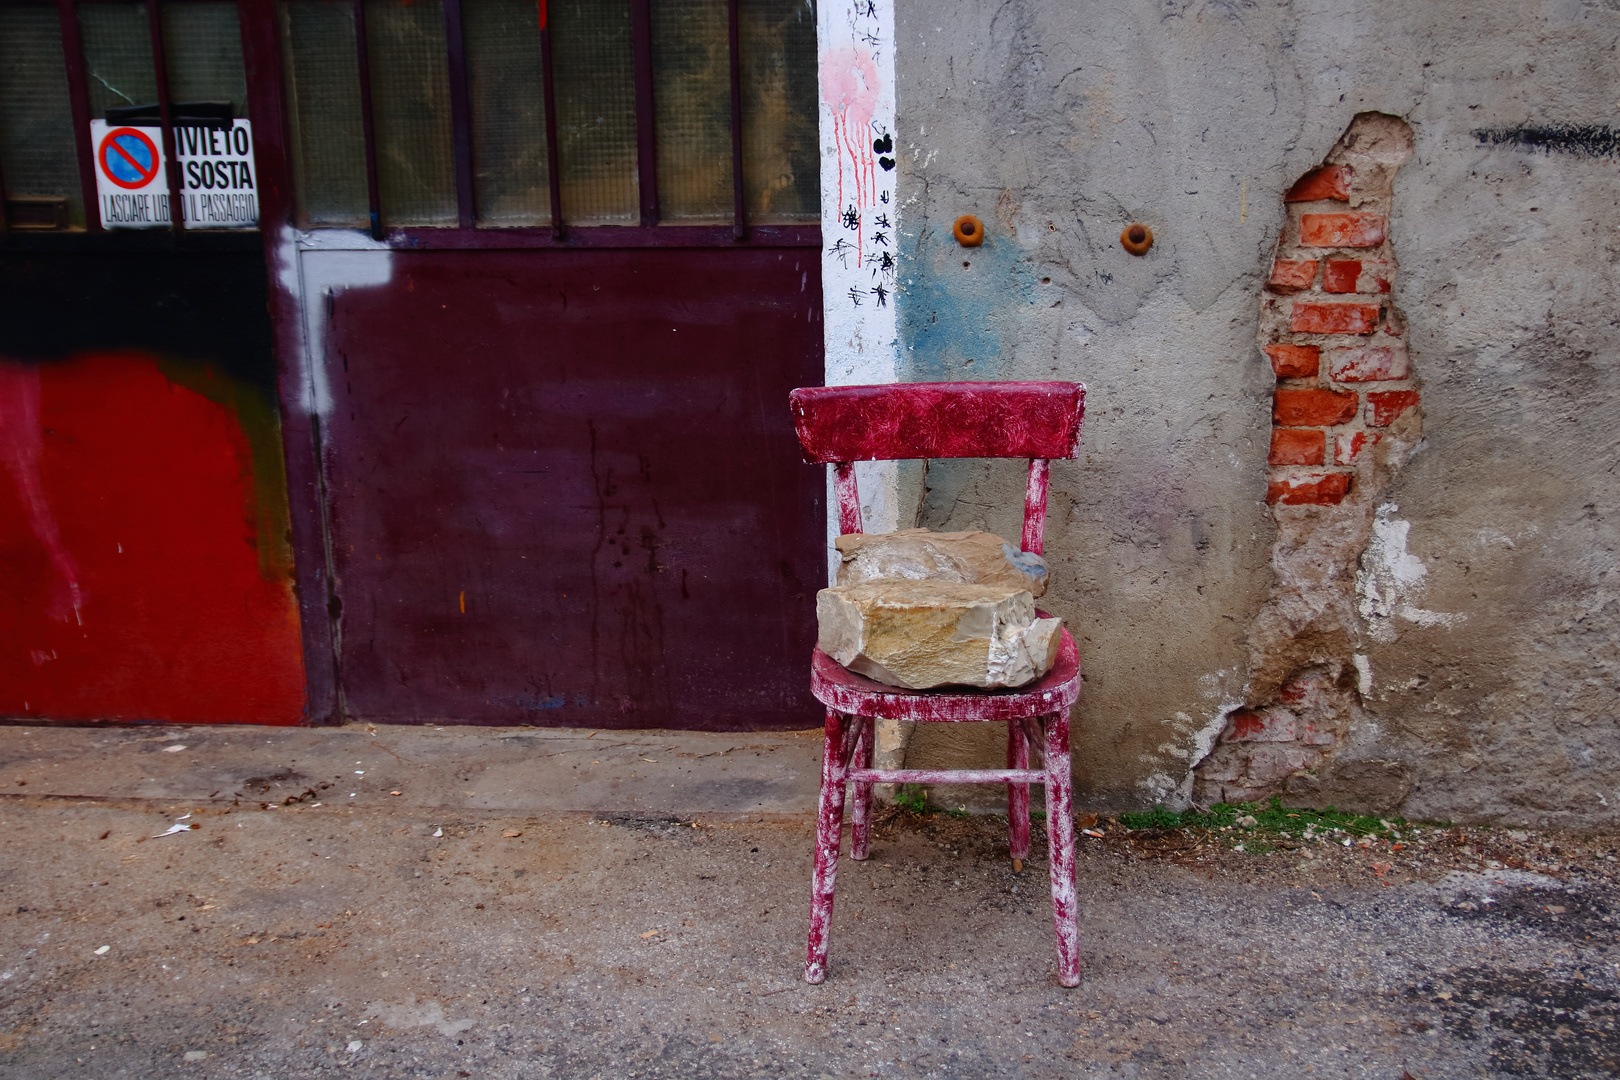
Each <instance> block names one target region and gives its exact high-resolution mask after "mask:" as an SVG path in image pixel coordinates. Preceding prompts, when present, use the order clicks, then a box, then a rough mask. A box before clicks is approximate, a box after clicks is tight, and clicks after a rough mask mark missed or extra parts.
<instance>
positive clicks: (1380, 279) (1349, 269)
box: [1322, 259, 1395, 293]
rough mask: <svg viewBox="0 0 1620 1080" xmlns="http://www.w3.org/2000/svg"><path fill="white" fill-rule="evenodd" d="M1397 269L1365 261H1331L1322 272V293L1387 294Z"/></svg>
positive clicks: (1390, 264) (1392, 266)
mask: <svg viewBox="0 0 1620 1080" xmlns="http://www.w3.org/2000/svg"><path fill="white" fill-rule="evenodd" d="M1394 276H1395V267H1394V264H1392V263H1387V262H1367V261H1365V260H1363V259H1329V260H1328V261H1327V267H1326V268H1325V269H1324V270H1323V271H1322V291H1323V292H1330V293H1387V292H1389V282H1390V279H1391V278H1393V277H1394Z"/></svg>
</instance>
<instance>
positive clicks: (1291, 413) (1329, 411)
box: [1271, 390, 1357, 427]
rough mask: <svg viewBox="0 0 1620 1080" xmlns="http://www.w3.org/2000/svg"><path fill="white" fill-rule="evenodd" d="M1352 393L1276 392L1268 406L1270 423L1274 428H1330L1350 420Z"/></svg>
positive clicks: (1353, 405) (1353, 408) (1352, 415)
mask: <svg viewBox="0 0 1620 1080" xmlns="http://www.w3.org/2000/svg"><path fill="white" fill-rule="evenodd" d="M1356 404H1357V397H1356V393H1355V391H1353V390H1278V391H1277V393H1276V395H1275V396H1274V397H1273V398H1272V402H1271V422H1272V423H1273V424H1275V425H1276V426H1278V427H1332V426H1333V425H1334V424H1343V423H1345V422H1347V421H1350V420H1354V419H1355V416H1356Z"/></svg>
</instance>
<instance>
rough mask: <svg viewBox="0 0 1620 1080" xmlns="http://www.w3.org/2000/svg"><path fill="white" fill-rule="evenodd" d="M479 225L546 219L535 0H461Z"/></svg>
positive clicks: (547, 221)
mask: <svg viewBox="0 0 1620 1080" xmlns="http://www.w3.org/2000/svg"><path fill="white" fill-rule="evenodd" d="M461 19H462V35H463V37H464V39H465V41H466V45H467V82H468V94H469V96H470V97H471V99H472V151H473V193H474V199H475V202H476V204H477V207H478V223H479V224H480V225H506V226H516V225H549V224H550V223H551V189H550V187H549V184H550V179H549V173H548V171H547V167H546V95H545V82H544V76H543V72H542V71H541V64H540V17H539V10H538V8H537V6H536V4H535V0H462V5H461Z"/></svg>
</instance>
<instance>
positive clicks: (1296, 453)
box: [1266, 428, 1327, 465]
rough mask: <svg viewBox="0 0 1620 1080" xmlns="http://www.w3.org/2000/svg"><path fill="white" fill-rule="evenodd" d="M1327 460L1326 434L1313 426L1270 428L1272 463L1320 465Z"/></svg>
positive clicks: (1270, 462) (1269, 459)
mask: <svg viewBox="0 0 1620 1080" xmlns="http://www.w3.org/2000/svg"><path fill="white" fill-rule="evenodd" d="M1326 460H1327V435H1326V434H1325V433H1324V432H1321V431H1317V430H1315V429H1313V428H1272V430H1271V453H1270V454H1269V455H1268V456H1267V457H1266V461H1267V462H1268V463H1269V464H1272V465H1320V464H1322V463H1323V462H1324V461H1326Z"/></svg>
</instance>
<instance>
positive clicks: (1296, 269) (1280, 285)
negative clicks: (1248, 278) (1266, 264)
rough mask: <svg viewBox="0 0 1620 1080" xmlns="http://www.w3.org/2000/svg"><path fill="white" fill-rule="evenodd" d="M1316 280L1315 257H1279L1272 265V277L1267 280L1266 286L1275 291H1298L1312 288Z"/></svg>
mask: <svg viewBox="0 0 1620 1080" xmlns="http://www.w3.org/2000/svg"><path fill="white" fill-rule="evenodd" d="M1315 282H1316V260H1315V259H1306V260H1303V261H1294V260H1289V259H1278V260H1277V261H1276V262H1274V263H1273V264H1272V266H1271V279H1270V280H1269V281H1267V282H1266V288H1268V289H1270V290H1271V291H1272V292H1274V293H1284V294H1287V293H1297V292H1299V291H1301V290H1302V289H1308V288H1310V287H1311V286H1312V285H1313V284H1314V283H1315Z"/></svg>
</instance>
